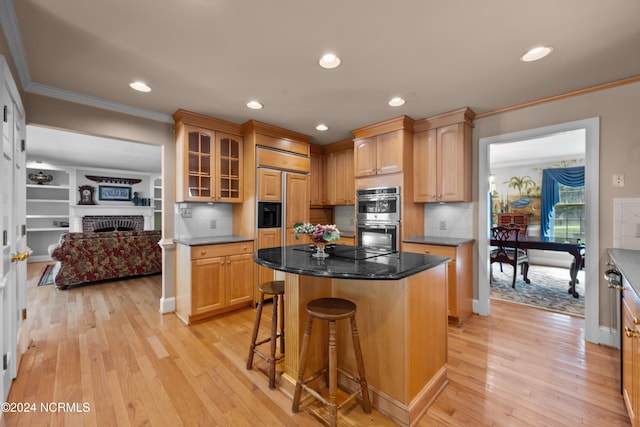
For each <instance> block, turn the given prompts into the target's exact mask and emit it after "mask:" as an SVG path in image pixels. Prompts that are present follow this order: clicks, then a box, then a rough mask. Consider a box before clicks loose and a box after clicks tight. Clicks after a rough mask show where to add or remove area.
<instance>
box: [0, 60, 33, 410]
mask: <svg viewBox="0 0 640 427" xmlns="http://www.w3.org/2000/svg"><path fill="white" fill-rule="evenodd" d="M0 66H1V74H2V80H1V81H2V88H1V90H0V101H1V103H0V116H1V117H0V124H1V126H2V142H1V143H2V150H1V158H0V162H1V163H0V231H1V233H2V235H1V236H0V239H1V241H2V253H1V260H0V346H1V348H0V350H1V352H2V353H1V354H2V384H1V385H0V388H1V389H0V392H1V393H2V400H3V401H6V399H7V396H8V394H9V388H10V387H11V381H13V379H14V378H15V377H16V374H17V366H18V363H17V362H18V351H17V348H18V333H19V330H20V327H21V326H22V325H23V321H22V320H23V319H22V318H23V315H22V313H23V310H25V309H26V305H25V300H26V278H27V275H26V262H24V260H25V259H26V254H28V250H27V247H26V229H25V224H24V221H25V209H26V208H25V206H26V202H25V191H26V190H25V180H24V176H25V150H24V134H25V126H24V114H23V113H22V111H23V108H22V104H21V102H20V99H19V98H18V91H17V90H16V87H15V84H14V82H13V79H12V77H11V74H10V72H9V68H8V67H7V64H6V62H5V61H4V58H2V61H0Z"/></svg>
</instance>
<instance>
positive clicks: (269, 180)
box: [258, 168, 282, 202]
mask: <svg viewBox="0 0 640 427" xmlns="http://www.w3.org/2000/svg"><path fill="white" fill-rule="evenodd" d="M258 200H259V201H261V202H281V201H282V172H281V171H279V170H273V169H265V168H259V169H258Z"/></svg>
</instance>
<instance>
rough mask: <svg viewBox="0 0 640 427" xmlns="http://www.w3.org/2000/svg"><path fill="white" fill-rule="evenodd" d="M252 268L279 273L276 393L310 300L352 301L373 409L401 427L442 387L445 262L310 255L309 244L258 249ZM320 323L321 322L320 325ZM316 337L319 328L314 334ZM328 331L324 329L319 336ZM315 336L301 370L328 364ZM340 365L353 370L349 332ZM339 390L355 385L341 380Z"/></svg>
mask: <svg viewBox="0 0 640 427" xmlns="http://www.w3.org/2000/svg"><path fill="white" fill-rule="evenodd" d="M254 260H255V262H256V263H257V264H259V265H262V266H264V267H267V268H271V269H274V270H278V271H282V272H285V279H284V280H285V299H284V300H285V320H284V322H285V325H286V339H285V360H284V367H283V369H284V372H283V375H282V381H281V383H280V387H281V389H283V390H285V391H286V392H290V393H291V394H293V393H292V391H293V386H294V385H295V378H296V377H297V373H298V363H299V356H300V346H301V343H302V335H303V333H304V325H305V322H306V319H307V313H306V309H305V308H306V304H307V303H308V302H309V301H311V300H313V299H316V298H322V297H339V298H345V299H348V300H351V301H353V302H354V303H355V304H356V305H357V307H358V311H357V314H356V319H357V324H358V331H359V335H360V342H361V346H362V354H363V358H364V366H365V371H366V376H367V381H368V384H369V393H370V395H371V402H372V405H373V406H374V407H375V408H376V409H377V410H378V411H379V412H381V413H383V414H385V415H387V416H389V417H390V418H392V419H393V420H394V421H395V422H397V423H399V424H401V425H413V424H415V423H417V421H418V420H419V419H420V418H421V417H422V415H423V414H424V412H425V411H426V410H427V408H428V407H429V405H430V404H431V403H432V402H433V400H434V399H435V398H436V397H437V396H438V394H439V393H440V391H441V390H442V389H443V388H444V387H445V386H446V384H447V369H446V361H447V322H448V319H447V283H446V264H447V262H448V261H449V258H447V257H441V256H434V255H424V254H414V253H407V252H393V253H382V254H375V253H374V254H371V253H369V252H367V250H365V249H364V248H355V247H352V246H344V245H336V247H335V248H334V249H333V251H332V253H331V254H330V256H329V257H328V258H315V257H313V256H312V251H310V249H309V246H308V245H297V246H286V247H278V248H268V249H260V250H258V251H257V252H256V253H255V255H254ZM320 327H321V326H320V325H319V326H318V328H320ZM316 332H318V331H316ZM323 332H324V333H326V330H325V331H323ZM322 335H324V334H320V333H314V335H313V336H312V342H311V343H310V347H309V353H308V359H307V360H308V361H307V373H309V372H314V371H316V370H318V369H319V368H320V367H321V366H322V363H323V361H325V360H327V357H326V354H325V353H326V348H325V346H324V345H322V343H323V341H322V339H320V338H319V336H322ZM338 340H339V343H340V344H339V347H338V348H339V353H338V360H339V367H340V368H342V369H344V370H345V371H347V372H352V373H353V372H356V364H355V358H354V357H353V348H352V343H351V340H350V331H349V330H348V328H347V327H344V328H341V329H339V336H338ZM339 381H340V384H341V387H343V388H345V389H347V390H353V389H355V387H356V386H357V385H356V384H353V383H350V380H349V379H348V377H346V376H341V377H340V378H339Z"/></svg>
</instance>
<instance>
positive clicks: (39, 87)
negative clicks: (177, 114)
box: [25, 83, 173, 124]
mask: <svg viewBox="0 0 640 427" xmlns="http://www.w3.org/2000/svg"><path fill="white" fill-rule="evenodd" d="M25 90H26V91H27V92H31V93H35V94H38V95H43V96H49V97H52V98H57V99H62V100H64V101H69V102H74V103H76V104H83V105H89V106H91V107H97V108H102V109H103V110H111V111H115V112H118V113H123V114H128V115H131V116H138V117H143V118H145V119H149V120H155V121H157V122H164V123H171V124H173V119H172V118H171V116H170V115H168V114H163V113H158V112H156V111H151V110H146V109H144V108H138V107H132V106H131V105H127V104H120V103H118V102H112V101H107V100H105V99H102V98H97V97H95V96H89V95H84V94H82V93H78V92H73V91H70V90H66V89H60V88H57V87H53V86H48V85H43V84H40V83H31V84H30V85H29V88H27V89H25Z"/></svg>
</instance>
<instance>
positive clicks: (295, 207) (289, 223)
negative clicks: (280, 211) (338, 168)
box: [284, 173, 309, 245]
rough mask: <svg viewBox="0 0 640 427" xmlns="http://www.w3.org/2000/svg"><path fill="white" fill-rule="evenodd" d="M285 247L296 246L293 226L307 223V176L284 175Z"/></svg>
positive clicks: (298, 242)
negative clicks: (298, 223) (285, 191)
mask: <svg viewBox="0 0 640 427" xmlns="http://www.w3.org/2000/svg"><path fill="white" fill-rule="evenodd" d="M286 188H287V194H286V199H287V201H286V216H285V220H286V223H285V224H284V227H285V228H286V242H285V244H286V245H298V244H300V241H297V240H296V239H295V234H294V232H293V224H295V223H296V222H309V176H308V175H302V174H297V173H287V175H286Z"/></svg>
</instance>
